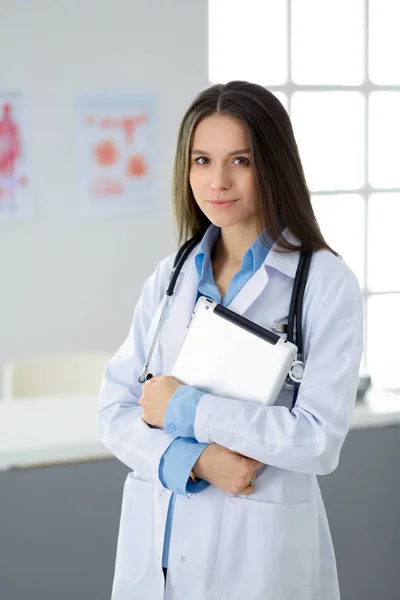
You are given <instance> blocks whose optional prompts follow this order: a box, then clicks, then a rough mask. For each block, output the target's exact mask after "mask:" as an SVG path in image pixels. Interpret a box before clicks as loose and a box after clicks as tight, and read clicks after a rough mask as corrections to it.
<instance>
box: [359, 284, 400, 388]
mask: <svg viewBox="0 0 400 600" xmlns="http://www.w3.org/2000/svg"><path fill="white" fill-rule="evenodd" d="M399 313H400V294H384V295H382V296H371V297H370V298H369V301H368V311H367V315H368V318H367V332H368V334H367V368H368V371H369V372H370V374H371V376H372V378H373V384H374V385H376V386H377V387H380V388H386V389H388V388H400V369H399V357H398V354H399V350H398V340H399V338H400V319H399V318H398V315H399Z"/></svg>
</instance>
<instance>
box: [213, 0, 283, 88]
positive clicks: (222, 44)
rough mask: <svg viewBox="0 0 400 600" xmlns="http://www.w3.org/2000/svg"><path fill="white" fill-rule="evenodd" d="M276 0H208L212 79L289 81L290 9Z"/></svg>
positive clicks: (260, 81)
mask: <svg viewBox="0 0 400 600" xmlns="http://www.w3.org/2000/svg"><path fill="white" fill-rule="evenodd" d="M286 4H287V3H286V2H276V0H247V1H246V3H243V2H239V0H209V78H210V81H211V82H214V83H226V82H227V81H230V80H232V79H245V80H248V81H252V82H253V83H259V84H261V85H279V84H282V83H285V81H286V80H287V70H288V58H287V29H288V28H287V8H286Z"/></svg>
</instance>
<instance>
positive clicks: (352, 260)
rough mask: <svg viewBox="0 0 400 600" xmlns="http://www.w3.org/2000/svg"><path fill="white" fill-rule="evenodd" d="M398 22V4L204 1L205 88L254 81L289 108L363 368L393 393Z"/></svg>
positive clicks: (398, 329) (398, 287) (398, 330)
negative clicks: (361, 322)
mask: <svg viewBox="0 0 400 600" xmlns="http://www.w3.org/2000/svg"><path fill="white" fill-rule="evenodd" d="M399 23H400V2H399V0H247V1H246V2H245V3H243V2H242V1H241V2H239V1H238V0H209V78H210V82H211V83H216V82H222V83H224V82H227V81H230V80H232V79H247V80H249V81H253V82H255V83H259V84H261V85H264V86H265V87H267V88H268V89H270V90H271V91H272V92H273V93H275V94H276V96H277V97H278V98H279V99H280V100H281V102H282V103H283V105H284V106H285V108H286V109H287V111H288V112H289V115H290V117H291V120H292V124H293V128H294V132H295V136H296V140H297V143H298V146H299V150H300V155H301V159H302V162H303V166H304V170H305V174H306V178H307V183H308V186H309V188H310V191H311V198H312V202H313V206H314V210H315V213H316V216H317V219H318V221H319V223H320V227H321V229H322V232H323V234H324V236H325V238H326V240H327V242H328V243H329V244H330V245H331V246H332V247H333V248H334V249H335V250H337V251H338V252H339V253H340V254H341V255H342V256H343V258H344V260H345V261H346V262H347V263H348V264H349V266H350V267H351V268H352V269H353V271H354V272H355V274H356V276H357V278H358V280H359V282H360V286H361V288H362V291H363V295H364V300H365V316H366V319H365V323H366V331H365V342H366V344H365V353H364V359H363V360H364V364H363V366H364V368H365V369H366V370H367V371H368V372H369V373H370V374H371V375H372V379H373V383H374V385H375V386H377V387H380V388H385V389H390V388H392V389H394V388H400V369H398V366H397V352H396V351H395V346H396V340H397V339H398V338H400V319H399V318H398V316H397V315H399V314H400V268H399V267H398V264H397V260H396V258H397V256H400V252H399V250H398V239H400V235H399V225H398V224H399V221H400V143H399V139H400V69H399V58H398V57H399V56H400V36H399V35H398V24H399ZM382 338H385V339H386V351H385V352H382V342H381V340H382Z"/></svg>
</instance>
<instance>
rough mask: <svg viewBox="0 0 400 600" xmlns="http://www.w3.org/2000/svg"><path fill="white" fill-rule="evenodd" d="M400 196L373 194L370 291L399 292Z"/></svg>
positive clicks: (369, 260) (370, 210)
mask: <svg viewBox="0 0 400 600" xmlns="http://www.w3.org/2000/svg"><path fill="white" fill-rule="evenodd" d="M399 222H400V194H373V195H372V196H371V197H370V200H369V210H368V287H369V288H370V290H371V291H373V292H388V291H397V290H400V268H399V257H400V250H399Z"/></svg>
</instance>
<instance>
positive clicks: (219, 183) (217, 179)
mask: <svg viewBox="0 0 400 600" xmlns="http://www.w3.org/2000/svg"><path fill="white" fill-rule="evenodd" d="M230 187H231V182H230V178H229V174H228V170H227V169H226V168H225V167H224V165H220V166H215V168H214V169H213V170H212V179H211V189H213V190H215V191H216V192H218V191H219V190H227V189H229V188H230Z"/></svg>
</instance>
